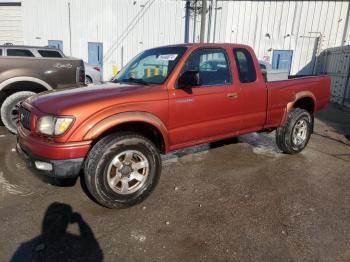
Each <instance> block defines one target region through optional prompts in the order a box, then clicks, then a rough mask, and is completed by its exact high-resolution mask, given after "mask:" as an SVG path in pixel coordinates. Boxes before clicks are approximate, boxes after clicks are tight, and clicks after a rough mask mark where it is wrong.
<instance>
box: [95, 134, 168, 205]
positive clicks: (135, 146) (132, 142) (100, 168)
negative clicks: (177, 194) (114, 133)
mask: <svg viewBox="0 0 350 262" xmlns="http://www.w3.org/2000/svg"><path fill="white" fill-rule="evenodd" d="M105 149H106V150H105V152H104V153H103V154H102V156H101V157H100V159H99V160H98V163H97V166H96V171H95V174H94V177H93V178H92V182H93V183H94V188H96V193H97V194H98V195H99V199H103V200H104V203H102V204H103V205H105V206H111V207H114V206H118V207H120V205H125V206H127V205H131V204H136V203H138V202H139V201H141V200H143V199H144V198H145V197H146V196H147V195H148V194H149V193H150V192H151V191H152V189H153V188H154V186H155V185H156V184H157V182H158V178H159V174H160V169H161V163H160V158H159V157H158V155H157V152H155V151H156V148H155V147H154V146H153V145H152V144H151V143H150V142H148V141H147V140H143V139H139V138H132V139H125V140H123V139H122V140H120V141H115V140H112V141H111V142H109V143H108V144H107V145H106V146H105ZM126 150H136V151H139V152H141V153H142V154H143V155H144V156H145V157H146V158H147V160H148V163H149V168H150V170H149V174H148V177H147V180H146V181H145V183H144V185H143V186H142V187H141V188H140V189H139V190H137V191H136V192H134V193H131V194H127V195H123V194H118V193H116V192H115V191H113V190H112V189H111V188H110V186H109V185H108V181H107V175H108V166H109V164H110V163H111V161H112V159H113V158H114V157H115V156H116V155H118V154H119V153H121V152H123V151H126Z"/></svg>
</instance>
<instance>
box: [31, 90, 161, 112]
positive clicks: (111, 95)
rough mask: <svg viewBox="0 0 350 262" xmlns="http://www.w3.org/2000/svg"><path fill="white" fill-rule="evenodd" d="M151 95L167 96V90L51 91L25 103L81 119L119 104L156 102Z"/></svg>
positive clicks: (42, 109)
mask: <svg viewBox="0 0 350 262" xmlns="http://www.w3.org/2000/svg"><path fill="white" fill-rule="evenodd" d="M161 91H163V92H161ZM150 93H164V89H162V87H161V86H158V85H139V84H125V83H122V84H120V83H105V84H98V85H93V86H89V87H80V88H71V89H65V90H52V91H48V92H44V93H41V94H38V95H34V96H32V97H31V98H29V99H28V100H26V102H27V103H29V104H31V105H32V106H34V107H36V108H37V109H39V110H40V111H41V112H43V113H47V114H53V115H73V116H76V117H79V116H80V115H86V114H87V113H88V114H89V115H91V114H93V113H94V112H97V111H99V110H101V109H105V108H108V107H111V106H114V105H118V104H124V103H130V102H137V101H148V100H153V99H157V98H155V97H154V96H153V95H152V94H150ZM152 97H153V98H152ZM158 99H159V98H158Z"/></svg>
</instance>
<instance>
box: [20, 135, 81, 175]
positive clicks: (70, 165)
mask: <svg viewBox="0 0 350 262" xmlns="http://www.w3.org/2000/svg"><path fill="white" fill-rule="evenodd" d="M16 149H17V152H18V154H19V155H20V156H21V157H22V158H23V159H24V160H25V161H26V162H27V165H28V166H29V168H31V169H32V170H34V171H35V172H38V173H41V174H44V175H47V176H50V177H56V178H74V177H77V176H78V175H79V173H80V170H81V167H82V165H83V162H84V158H73V159H65V160H52V159H46V158H42V157H37V156H34V155H33V154H32V152H31V151H30V150H29V149H28V148H25V147H24V146H23V145H21V144H20V143H19V142H17V146H16ZM38 163H45V164H46V166H47V167H50V166H51V169H50V170H43V169H39V168H38V167H37V164H38Z"/></svg>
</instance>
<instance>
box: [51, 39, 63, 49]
mask: <svg viewBox="0 0 350 262" xmlns="http://www.w3.org/2000/svg"><path fill="white" fill-rule="evenodd" d="M48 44H49V46H54V47H56V48H58V49H60V50H61V51H63V41H62V40H49V41H48Z"/></svg>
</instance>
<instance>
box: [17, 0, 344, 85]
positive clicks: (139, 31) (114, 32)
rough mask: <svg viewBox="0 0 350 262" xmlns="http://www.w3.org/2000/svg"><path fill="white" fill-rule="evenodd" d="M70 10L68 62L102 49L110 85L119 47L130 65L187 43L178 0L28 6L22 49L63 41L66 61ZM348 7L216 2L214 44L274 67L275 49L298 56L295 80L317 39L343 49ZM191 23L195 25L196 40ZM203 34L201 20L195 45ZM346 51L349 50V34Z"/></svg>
mask: <svg viewBox="0 0 350 262" xmlns="http://www.w3.org/2000/svg"><path fill="white" fill-rule="evenodd" d="M215 2H216V0H213V3H214V5H215ZM68 3H71V25H72V50H71V51H72V52H71V55H72V56H76V57H79V58H83V59H84V60H86V61H87V60H88V48H87V46H88V44H87V43H88V42H103V50H104V78H105V80H106V79H109V78H110V77H111V76H112V65H113V64H116V65H117V66H118V68H119V69H120V67H121V47H122V46H123V47H124V65H125V63H126V62H127V61H129V60H130V59H131V58H132V57H133V56H135V55H136V54H137V53H139V52H140V51H142V50H144V49H147V48H151V47H155V46H160V45H166V44H175V43H182V42H183V41H184V16H185V9H184V6H185V2H184V1H181V0H103V1H101V0H23V2H22V5H23V15H24V21H25V22H24V41H25V43H26V44H35V45H47V40H63V42H64V52H65V53H66V54H67V55H69V54H70V49H69V26H68ZM210 3H211V1H209V0H208V5H209V4H210ZM348 5H349V2H348V1H345V0H344V1H217V7H218V8H219V9H218V10H217V18H216V28H215V29H214V21H215V15H214V14H215V12H214V11H213V16H212V26H211V32H212V34H211V40H210V41H213V32H214V30H215V31H216V35H215V42H235V43H243V44H248V45H251V46H252V47H253V48H254V49H255V51H256V53H257V56H258V58H259V59H265V60H267V61H269V62H271V59H272V53H273V52H272V50H273V49H286V50H293V60H292V70H291V73H297V72H300V70H302V69H303V68H304V67H305V66H306V65H307V64H308V63H310V62H311V59H312V53H313V50H314V43H315V38H314V37H316V36H319V35H320V36H321V42H320V45H319V48H318V50H317V51H318V53H320V51H322V50H324V49H326V48H328V47H333V46H339V45H341V44H342V43H341V40H342V36H343V31H344V26H345V20H346V12H347V9H348ZM207 21H208V16H207ZM193 22H194V21H193V19H191V23H190V37H189V38H190V40H191V41H192V39H193V37H192V36H193ZM349 27H350V26H349ZM199 31H200V16H197V22H196V36H195V39H196V40H197V41H198V39H199ZM310 32H319V33H310ZM266 34H269V35H270V38H268V37H266V36H265V35H266ZM36 38H40V39H36ZM205 39H207V37H206V38H205ZM346 44H350V39H349V33H348V34H347V37H346Z"/></svg>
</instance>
